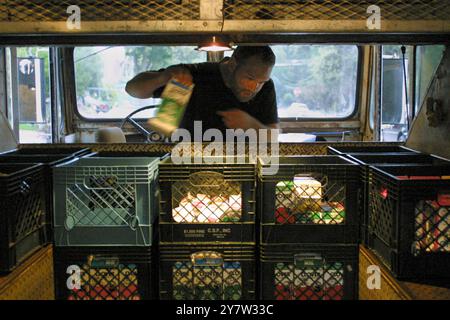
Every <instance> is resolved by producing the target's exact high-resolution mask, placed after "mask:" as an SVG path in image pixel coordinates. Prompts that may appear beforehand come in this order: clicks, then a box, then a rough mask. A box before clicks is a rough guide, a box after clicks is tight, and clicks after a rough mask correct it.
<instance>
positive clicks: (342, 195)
mask: <svg viewBox="0 0 450 320" xmlns="http://www.w3.org/2000/svg"><path fill="white" fill-rule="evenodd" d="M267 168H268V165H267V164H266V163H265V162H264V161H263V160H262V159H261V158H260V159H259V160H258V180H259V181H258V188H259V190H258V194H259V198H260V200H259V205H258V216H259V217H261V232H260V236H261V244H272V243H286V244H287V243H293V244H297V243H314V244H316V243H342V244H356V243H357V242H358V227H359V225H358V211H357V210H358V193H359V192H361V189H362V184H361V183H360V181H359V170H360V168H359V165H358V164H356V163H354V162H352V161H350V160H347V159H345V158H344V157H341V156H285V157H280V158H279V168H278V171H277V173H276V174H272V173H273V172H272V173H271V172H269V171H268V170H267Z"/></svg>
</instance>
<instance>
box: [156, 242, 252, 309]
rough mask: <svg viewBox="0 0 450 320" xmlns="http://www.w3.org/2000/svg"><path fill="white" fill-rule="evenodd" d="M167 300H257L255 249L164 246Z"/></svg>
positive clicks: (162, 265) (162, 280) (162, 260)
mask: <svg viewBox="0 0 450 320" xmlns="http://www.w3.org/2000/svg"><path fill="white" fill-rule="evenodd" d="M159 268H160V272H159V279H160V280H159V292H160V294H159V296H160V299H163V300H250V299H255V298H256V295H255V277H256V274H255V268H256V261H255V246H254V245H253V246H248V245H245V246H244V245H238V244H227V245H206V244H202V245H200V244H198V245H197V244H196V245H192V244H179V245H161V246H160V257H159Z"/></svg>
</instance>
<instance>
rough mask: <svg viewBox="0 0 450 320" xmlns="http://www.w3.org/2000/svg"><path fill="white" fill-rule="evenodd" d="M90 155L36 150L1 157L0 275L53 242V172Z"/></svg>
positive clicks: (73, 150)
mask: <svg viewBox="0 0 450 320" xmlns="http://www.w3.org/2000/svg"><path fill="white" fill-rule="evenodd" d="M87 152H88V150H87V149H77V148H63V149H55V148H52V149H51V148H33V149H16V150H11V151H8V152H4V153H1V154H0V197H1V199H0V220H1V221H0V226H1V227H0V229H1V230H0V272H2V273H6V272H10V271H12V270H13V269H14V268H16V267H17V266H18V265H19V264H21V263H22V262H24V261H25V260H26V259H27V258H28V257H30V256H31V255H32V254H33V253H34V252H35V251H36V250H38V249H39V248H41V247H43V246H45V245H46V244H49V243H51V242H52V226H51V221H52V216H53V212H52V211H53V210H52V199H53V194H52V175H51V169H52V167H53V166H55V165H57V164H60V163H63V162H65V161H68V160H70V159H73V158H75V157H77V156H80V155H82V154H85V153H87Z"/></svg>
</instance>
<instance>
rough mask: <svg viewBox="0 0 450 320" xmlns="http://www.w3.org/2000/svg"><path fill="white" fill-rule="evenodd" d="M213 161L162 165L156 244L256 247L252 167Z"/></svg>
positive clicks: (242, 162) (232, 160) (227, 160)
mask: <svg viewBox="0 0 450 320" xmlns="http://www.w3.org/2000/svg"><path fill="white" fill-rule="evenodd" d="M212 158H214V157H211V158H205V157H204V158H202V161H203V162H202V163H199V164H195V163H193V160H192V159H191V160H192V162H191V164H175V163H173V162H172V159H171V158H166V159H164V160H163V161H161V163H160V166H159V187H160V199H161V200H160V221H159V234H160V242H161V243H180V242H181V243H182V242H209V243H216V242H226V243H229V242H252V243H254V242H255V189H256V186H255V164H254V163H253V164H251V163H248V161H247V160H248V159H245V160H243V159H236V158H234V157H225V158H222V157H217V158H215V159H216V160H217V161H218V163H213V164H210V163H208V162H207V161H209V160H211V159H212ZM208 159H209V160H208Z"/></svg>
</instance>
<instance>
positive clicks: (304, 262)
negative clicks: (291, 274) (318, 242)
mask: <svg viewBox="0 0 450 320" xmlns="http://www.w3.org/2000/svg"><path fill="white" fill-rule="evenodd" d="M324 264H325V259H324V258H323V257H322V255H320V254H318V253H298V254H295V255H294V265H295V267H296V268H298V269H320V268H322V267H323V266H324Z"/></svg>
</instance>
